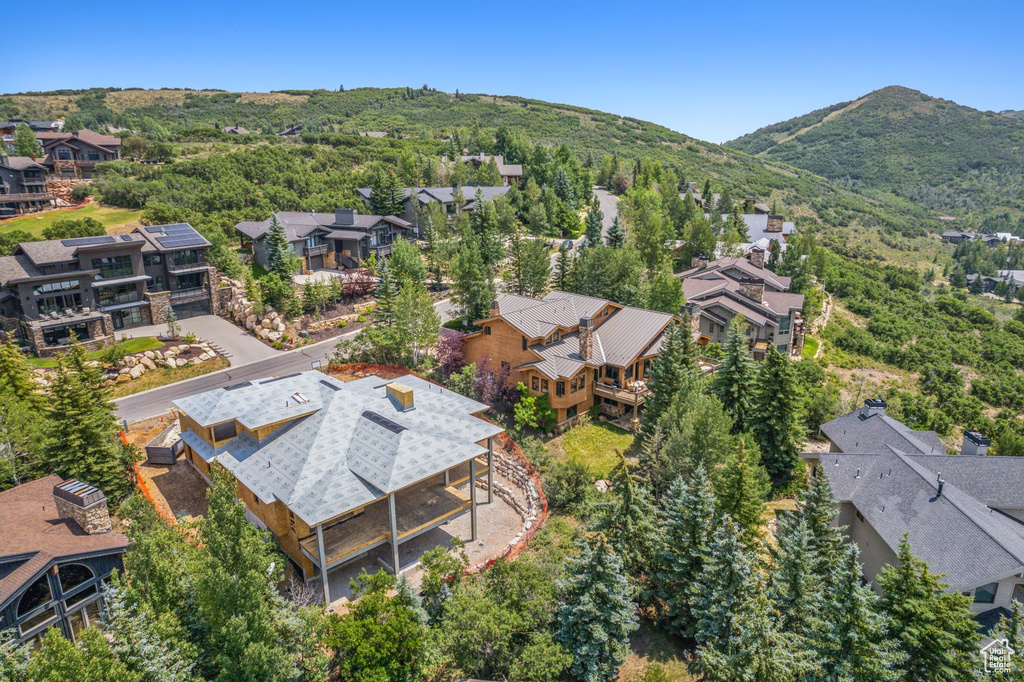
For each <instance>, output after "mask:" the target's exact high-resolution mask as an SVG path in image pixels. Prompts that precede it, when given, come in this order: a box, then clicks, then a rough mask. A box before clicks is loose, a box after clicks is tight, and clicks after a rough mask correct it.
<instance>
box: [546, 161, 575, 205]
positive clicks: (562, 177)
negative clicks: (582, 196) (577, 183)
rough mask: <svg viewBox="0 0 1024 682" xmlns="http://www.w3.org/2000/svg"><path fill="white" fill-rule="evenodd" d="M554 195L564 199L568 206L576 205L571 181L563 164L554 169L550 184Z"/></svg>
mask: <svg viewBox="0 0 1024 682" xmlns="http://www.w3.org/2000/svg"><path fill="white" fill-rule="evenodd" d="M552 189H553V190H554V193H555V196H556V197H558V198H559V199H561V200H562V201H564V202H565V203H566V204H568V205H569V206H570V207H574V206H576V192H575V190H573V187H572V181H571V180H569V174H568V173H566V171H565V167H564V166H559V167H558V170H557V171H555V178H554V183H553V186H552Z"/></svg>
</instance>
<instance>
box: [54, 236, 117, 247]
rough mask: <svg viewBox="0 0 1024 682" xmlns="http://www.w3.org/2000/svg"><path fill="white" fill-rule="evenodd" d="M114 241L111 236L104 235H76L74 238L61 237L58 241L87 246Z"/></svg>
mask: <svg viewBox="0 0 1024 682" xmlns="http://www.w3.org/2000/svg"><path fill="white" fill-rule="evenodd" d="M114 241H116V240H115V239H114V238H113V237H111V236H109V235H106V236H102V237H77V238H75V239H62V240H60V243H61V244H63V245H64V246H87V245H90V244H110V243H111V242H114Z"/></svg>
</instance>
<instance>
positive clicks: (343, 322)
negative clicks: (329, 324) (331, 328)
mask: <svg viewBox="0 0 1024 682" xmlns="http://www.w3.org/2000/svg"><path fill="white" fill-rule="evenodd" d="M338 326H339V327H340V328H342V329H344V328H345V327H347V326H348V322H346V321H345V320H338Z"/></svg>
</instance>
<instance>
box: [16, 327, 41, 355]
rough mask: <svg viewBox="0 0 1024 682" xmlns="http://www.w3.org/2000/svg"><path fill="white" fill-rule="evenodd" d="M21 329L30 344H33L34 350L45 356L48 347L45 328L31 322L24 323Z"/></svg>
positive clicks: (37, 353)
mask: <svg viewBox="0 0 1024 682" xmlns="http://www.w3.org/2000/svg"><path fill="white" fill-rule="evenodd" d="M21 330H22V332H23V333H24V334H25V338H26V339H27V340H28V343H29V345H30V346H32V350H34V351H35V353H36V355H38V356H39V357H43V353H44V352H45V348H46V342H45V341H43V330H42V329H40V328H39V327H34V326H32V325H30V324H22V325H21Z"/></svg>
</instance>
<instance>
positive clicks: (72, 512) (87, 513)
mask: <svg viewBox="0 0 1024 682" xmlns="http://www.w3.org/2000/svg"><path fill="white" fill-rule="evenodd" d="M53 499H54V501H55V502H56V503H57V514H59V515H60V518H62V519H74V521H75V523H77V524H78V525H79V526H80V527H81V528H82V530H84V531H85V532H86V533H88V534H89V535H95V534H97V533H109V532H110V528H111V526H110V513H109V512H108V511H107V501H106V499H102V500H99V501H98V502H93V503H92V504H90V505H89V506H87V507H80V506H79V505H77V504H75V503H73V502H69V501H67V500H65V499H64V498H62V497H58V496H56V495H54V496H53Z"/></svg>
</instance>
